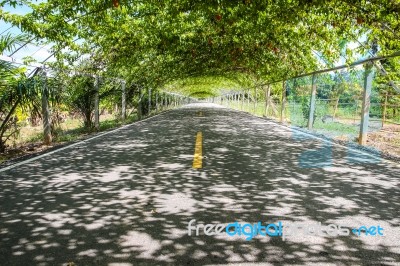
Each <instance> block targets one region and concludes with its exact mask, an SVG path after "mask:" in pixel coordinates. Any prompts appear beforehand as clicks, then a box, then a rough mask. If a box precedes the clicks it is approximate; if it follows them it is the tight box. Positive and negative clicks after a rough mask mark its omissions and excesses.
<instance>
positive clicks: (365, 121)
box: [358, 63, 373, 145]
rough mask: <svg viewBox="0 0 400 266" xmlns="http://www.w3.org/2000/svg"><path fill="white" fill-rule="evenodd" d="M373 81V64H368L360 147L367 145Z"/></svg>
mask: <svg viewBox="0 0 400 266" xmlns="http://www.w3.org/2000/svg"><path fill="white" fill-rule="evenodd" d="M372 79H373V71H372V64H371V63H367V65H366V66H365V72H364V93H363V103H362V109H361V124H360V134H359V137H358V143H359V144H360V145H365V144H367V138H368V135H367V134H368V124H369V109H370V105H371V90H372Z"/></svg>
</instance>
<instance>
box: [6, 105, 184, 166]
mask: <svg viewBox="0 0 400 266" xmlns="http://www.w3.org/2000/svg"><path fill="white" fill-rule="evenodd" d="M177 109H179V108H177ZM172 110H176V109H172ZM172 110H166V111H164V112H162V113H159V114H156V115H153V116H150V117H147V118H145V119H143V120H139V121H136V122H133V123H131V124H128V125H125V126H122V127H119V128H116V129H113V130H110V131H107V132H104V133H101V134H99V135H96V136H94V137H91V138H87V139H84V140H81V141H78V142H75V143H73V144H70V145H67V146H65V147H62V148H59V149H55V150H54V151H50V152H46V153H44V154H42V155H38V156H35V157H33V158H30V159H27V160H25V161H22V162H18V163H15V164H12V165H9V166H6V167H4V168H0V173H1V172H5V171H8V170H10V169H13V168H15V167H17V166H20V165H24V164H27V163H30V162H33V161H36V160H38V159H41V158H43V157H46V156H49V155H51V154H54V153H56V152H60V151H63V150H66V149H69V148H72V147H75V146H77V145H79V144H82V143H85V142H88V141H90V140H93V139H97V138H100V137H102V136H104V135H107V134H110V133H113V132H116V131H119V130H121V129H124V128H127V127H130V126H133V125H136V124H138V123H140V122H144V121H146V120H149V119H152V118H154V117H157V116H160V115H162V114H165V113H168V112H170V111H172Z"/></svg>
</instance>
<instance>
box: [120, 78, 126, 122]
mask: <svg viewBox="0 0 400 266" xmlns="http://www.w3.org/2000/svg"><path fill="white" fill-rule="evenodd" d="M125 87H126V82H125V81H122V83H121V90H122V96H121V97H122V99H121V100H122V102H121V118H122V120H125V119H126V92H125Z"/></svg>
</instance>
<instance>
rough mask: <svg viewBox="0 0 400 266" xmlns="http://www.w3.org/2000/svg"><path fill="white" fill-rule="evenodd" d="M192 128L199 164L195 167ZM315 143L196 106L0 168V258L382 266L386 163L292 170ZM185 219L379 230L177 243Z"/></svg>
mask: <svg viewBox="0 0 400 266" xmlns="http://www.w3.org/2000/svg"><path fill="white" fill-rule="evenodd" d="M200 110H201V111H202V116H199V115H198V113H199V111H200ZM198 131H201V132H202V133H203V155H204V157H203V168H202V169H199V170H196V169H192V160H193V151H194V141H195V136H196V132H198ZM323 145H325V144H324V143H323V141H321V140H318V139H313V138H311V137H304V138H293V133H292V132H291V130H290V129H289V128H286V127H283V126H280V125H277V124H276V123H274V122H272V121H270V120H266V119H261V118H255V117H253V116H251V115H249V114H246V113H243V112H237V111H232V110H229V109H224V108H216V107H215V106H214V105H209V106H208V105H196V104H194V105H190V106H186V107H185V108H181V109H178V110H174V111H170V112H166V113H163V114H161V115H160V116H156V117H154V118H151V119H148V120H145V121H142V122H139V123H136V124H133V125H131V126H129V127H125V128H123V129H120V130H118V131H115V132H113V133H110V134H107V135H104V136H102V137H99V138H96V139H93V140H88V141H86V142H82V143H81V144H80V145H77V146H75V147H73V148H70V149H66V150H64V151H60V152H56V153H54V154H52V155H51V156H45V157H43V158H40V159H38V160H35V161H33V162H30V163H27V164H25V165H22V166H18V167H17V168H13V169H11V170H7V171H5V172H0V176H1V186H2V187H1V193H0V203H1V211H0V226H1V228H0V237H1V240H0V261H1V263H2V264H4V265H28V264H31V263H32V262H33V263H34V264H42V265H56V264H62V263H67V262H74V263H76V264H77V265H91V264H96V263H98V264H111V263H122V262H125V263H128V264H126V265H130V264H131V265H137V264H138V263H143V264H158V265H162V264H220V263H236V262H268V263H270V264H271V265H281V264H285V263H286V264H293V263H297V264H312V263H316V264H329V263H332V264H333V263H342V264H366V263H370V264H378V263H387V264H392V265H395V264H396V262H399V261H400V244H399V241H398V239H399V238H400V230H399V223H400V190H399V185H400V181H399V177H400V168H399V167H398V166H396V165H394V164H390V163H387V162H386V161H380V162H379V163H372V164H365V163H357V161H356V160H351V161H349V160H348V157H347V156H348V151H346V149H345V148H344V147H342V146H337V145H335V146H333V149H332V155H333V158H332V160H331V161H332V164H331V165H329V164H328V165H325V168H311V167H302V165H301V164H299V158H300V157H301V156H302V154H303V153H304V152H306V151H311V150H315V149H317V148H320V147H323ZM356 153H357V152H356ZM352 154H353V156H354V151H352ZM192 219H196V223H230V222H234V221H243V222H249V223H255V222H258V221H264V222H271V223H272V222H276V221H279V220H280V221H313V222H321V223H323V224H328V223H337V224H344V225H346V226H348V227H351V226H357V225H360V224H367V225H378V224H380V225H381V226H382V227H384V228H385V235H384V236H383V237H375V238H371V237H358V236H355V235H350V236H341V237H330V238H328V237H311V236H310V237H304V238H296V237H293V238H289V239H286V240H285V241H283V240H282V239H281V238H268V237H259V236H258V237H255V238H254V239H252V240H251V241H245V239H244V238H243V237H228V236H204V235H200V236H193V235H192V236H188V233H187V224H188V222H189V221H190V220H192ZM111 265H112V264H111Z"/></svg>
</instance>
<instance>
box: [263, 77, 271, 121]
mask: <svg viewBox="0 0 400 266" xmlns="http://www.w3.org/2000/svg"><path fill="white" fill-rule="evenodd" d="M270 95H271V86H270V85H269V84H268V85H267V89H266V90H265V113H264V116H265V117H268V109H269V96H270Z"/></svg>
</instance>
